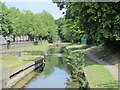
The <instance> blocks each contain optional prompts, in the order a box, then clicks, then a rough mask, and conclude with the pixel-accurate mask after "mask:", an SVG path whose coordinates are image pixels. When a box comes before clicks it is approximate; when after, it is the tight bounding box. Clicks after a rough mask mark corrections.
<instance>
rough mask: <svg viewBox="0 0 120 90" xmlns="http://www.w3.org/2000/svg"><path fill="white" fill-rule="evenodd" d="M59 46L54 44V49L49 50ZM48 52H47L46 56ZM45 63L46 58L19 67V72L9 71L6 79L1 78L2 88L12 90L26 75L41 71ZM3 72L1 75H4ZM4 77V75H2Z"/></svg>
mask: <svg viewBox="0 0 120 90" xmlns="http://www.w3.org/2000/svg"><path fill="white" fill-rule="evenodd" d="M58 45H59V44H53V46H52V45H50V46H52V47H50V46H49V48H54V47H55V46H57V47H58ZM60 46H66V44H60V45H59V47H60ZM46 53H47V52H45V54H46ZM44 61H45V57H43V58H41V59H38V60H35V61H32V62H30V63H28V64H26V65H24V66H22V67H19V68H18V69H17V70H15V71H14V72H12V73H10V71H9V70H8V69H7V72H6V73H8V74H5V75H4V77H5V78H1V82H0V83H1V88H6V87H7V88H10V87H11V86H13V85H14V84H16V83H17V82H18V81H19V80H21V79H22V78H24V77H25V76H26V75H28V74H29V73H31V72H32V71H34V70H35V69H36V68H39V70H40V71H41V70H42V69H43V67H44V63H45V62H44ZM2 71H4V70H1V73H3V72H2ZM2 76H3V75H2Z"/></svg>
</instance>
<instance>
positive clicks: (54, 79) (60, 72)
mask: <svg viewBox="0 0 120 90" xmlns="http://www.w3.org/2000/svg"><path fill="white" fill-rule="evenodd" d="M56 52H57V53H58V52H60V51H59V50H57V49H55V50H53V52H51V53H53V54H54V53H56ZM65 59H66V58H65V57H64V56H63V57H58V56H57V55H56V56H54V55H53V56H49V57H48V59H47V60H46V64H45V68H44V71H43V72H42V73H40V76H38V78H37V79H36V80H35V81H33V82H31V83H30V84H29V85H28V86H27V88H65V87H66V84H65V83H66V80H67V78H68V77H70V71H69V68H68V66H67V63H66V60H65ZM41 74H42V76H41Z"/></svg>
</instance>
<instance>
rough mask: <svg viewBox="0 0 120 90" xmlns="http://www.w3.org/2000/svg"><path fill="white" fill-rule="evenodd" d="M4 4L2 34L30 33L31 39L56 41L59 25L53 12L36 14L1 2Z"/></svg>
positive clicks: (18, 34)
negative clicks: (8, 6) (9, 6)
mask: <svg viewBox="0 0 120 90" xmlns="http://www.w3.org/2000/svg"><path fill="white" fill-rule="evenodd" d="M0 5H1V6H2V12H0V15H2V23H1V24H2V25H1V27H2V29H1V32H2V35H3V36H9V35H13V36H16V35H17V36H23V35H28V36H29V38H30V39H34V40H42V39H46V40H48V41H51V42H54V41H55V40H56V39H57V38H58V35H57V25H56V24H55V20H54V18H53V16H52V15H51V14H49V13H48V12H46V11H43V12H42V13H38V14H34V13H32V12H31V11H25V10H23V11H22V12H21V11H20V10H19V9H16V8H14V7H12V8H9V9H8V8H7V7H6V5H5V4H4V3H2V2H0Z"/></svg>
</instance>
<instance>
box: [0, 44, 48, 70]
mask: <svg viewBox="0 0 120 90" xmlns="http://www.w3.org/2000/svg"><path fill="white" fill-rule="evenodd" d="M48 48H49V46H48V44H40V45H33V46H29V47H21V48H14V49H10V50H9V51H21V52H22V55H21V56H20V57H14V56H12V55H9V54H8V55H3V56H1V57H0V63H2V64H0V65H1V66H0V67H2V68H9V69H10V71H11V72H13V71H14V70H15V69H16V68H18V67H21V66H23V65H26V64H28V63H30V62H32V61H34V60H37V59H40V58H41V57H43V55H44V53H45V52H46V51H47V50H48Z"/></svg>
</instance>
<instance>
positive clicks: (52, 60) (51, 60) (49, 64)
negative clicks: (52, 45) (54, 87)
mask: <svg viewBox="0 0 120 90" xmlns="http://www.w3.org/2000/svg"><path fill="white" fill-rule="evenodd" d="M57 64H58V57H52V56H51V57H48V59H47V61H46V63H45V68H44V71H43V73H44V75H45V77H48V76H49V75H51V74H52V73H53V72H54V69H55V66H56V65H57Z"/></svg>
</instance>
